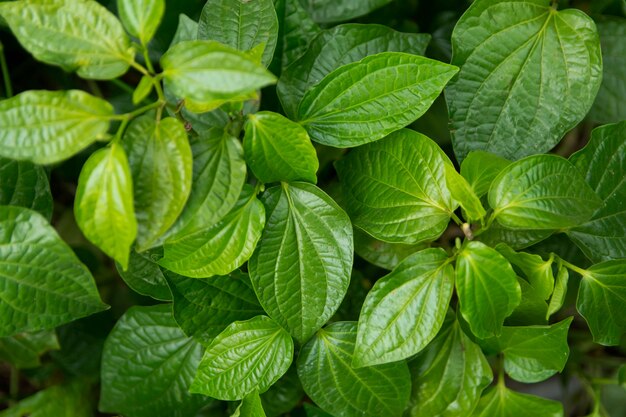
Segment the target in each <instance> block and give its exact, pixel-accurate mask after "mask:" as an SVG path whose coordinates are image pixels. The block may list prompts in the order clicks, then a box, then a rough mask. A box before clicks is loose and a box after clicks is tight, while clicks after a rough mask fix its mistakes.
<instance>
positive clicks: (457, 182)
mask: <svg viewBox="0 0 626 417" xmlns="http://www.w3.org/2000/svg"><path fill="white" fill-rule="evenodd" d="M444 168H445V175H446V185H447V187H448V190H450V195H451V196H452V198H453V199H454V200H456V201H457V202H458V203H459V205H460V206H461V208H463V213H464V215H465V216H466V217H467V220H468V221H470V220H481V219H482V218H483V217H485V214H487V212H486V211H485V208H484V207H483V204H482V203H481V202H480V198H479V197H478V195H477V194H476V192H474V190H473V189H472V187H471V186H470V184H469V183H468V182H467V180H466V179H465V178H464V177H463V176H462V175H461V174H459V173H458V172H456V169H454V167H453V166H452V165H451V164H446V165H445V166H444Z"/></svg>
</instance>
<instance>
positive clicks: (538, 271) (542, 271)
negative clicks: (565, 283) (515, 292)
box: [496, 243, 554, 300]
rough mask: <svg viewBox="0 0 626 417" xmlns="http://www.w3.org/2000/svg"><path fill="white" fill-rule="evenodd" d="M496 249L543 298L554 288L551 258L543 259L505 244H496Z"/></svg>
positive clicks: (545, 298) (546, 297)
mask: <svg viewBox="0 0 626 417" xmlns="http://www.w3.org/2000/svg"><path fill="white" fill-rule="evenodd" d="M496 250H497V251H498V252H500V254H501V255H502V256H504V257H505V258H506V259H507V260H508V261H509V262H510V263H511V265H515V266H516V267H518V268H519V269H520V270H521V271H522V272H523V273H524V275H525V276H526V278H528V281H529V282H530V284H531V285H532V286H533V287H534V288H535V289H536V290H537V291H538V293H539V294H540V296H541V298H542V299H543V300H547V299H548V298H550V295H552V290H553V289H554V274H553V273H552V260H553V259H552V258H550V259H548V260H547V261H544V260H543V258H542V257H541V256H539V255H535V254H531V253H526V252H515V251H514V250H513V249H512V248H511V247H510V246H507V245H506V244H502V243H501V244H498V245H497V246H496Z"/></svg>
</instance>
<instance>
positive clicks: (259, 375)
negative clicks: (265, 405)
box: [190, 316, 293, 401]
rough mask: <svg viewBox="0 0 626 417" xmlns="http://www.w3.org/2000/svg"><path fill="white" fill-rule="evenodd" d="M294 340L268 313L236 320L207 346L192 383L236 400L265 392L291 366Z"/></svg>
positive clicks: (207, 392) (195, 387)
mask: <svg viewBox="0 0 626 417" xmlns="http://www.w3.org/2000/svg"><path fill="white" fill-rule="evenodd" d="M292 360H293V340H292V339H291V337H290V336H289V333H287V332H286V331H285V330H284V329H283V328H282V327H280V326H279V325H278V324H276V322H274V321H273V320H272V319H270V318H268V317H266V316H257V317H255V318H253V319H250V320H247V321H236V322H234V323H232V324H231V325H230V326H228V327H227V328H226V330H224V331H223V332H222V333H220V334H219V335H218V336H217V337H216V338H215V339H214V340H213V342H212V343H211V345H210V346H209V347H208V348H207V350H206V352H205V353H204V357H203V358H202V362H200V366H199V367H198V372H197V373H196V377H195V379H194V381H193V384H192V386H191V389H190V390H191V392H198V393H202V394H205V395H208V396H210V397H213V398H217V399H220V400H226V401H236V400H240V399H242V398H244V397H245V396H246V395H248V394H249V393H251V392H253V391H254V390H258V392H261V393H262V392H265V391H267V389H268V388H269V387H270V386H271V385H272V384H274V382H276V381H277V380H278V378H280V377H281V376H282V375H283V374H284V373H285V372H287V369H288V368H289V365H290V364H291V362H292Z"/></svg>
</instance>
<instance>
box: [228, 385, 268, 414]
mask: <svg viewBox="0 0 626 417" xmlns="http://www.w3.org/2000/svg"><path fill="white" fill-rule="evenodd" d="M231 417H266V415H265V411H263V404H261V398H260V397H259V392H258V391H257V390H254V391H252V392H251V393H250V394H248V395H246V396H245V397H244V398H243V400H241V404H239V407H237V409H236V410H235V413H234V414H232V416H231Z"/></svg>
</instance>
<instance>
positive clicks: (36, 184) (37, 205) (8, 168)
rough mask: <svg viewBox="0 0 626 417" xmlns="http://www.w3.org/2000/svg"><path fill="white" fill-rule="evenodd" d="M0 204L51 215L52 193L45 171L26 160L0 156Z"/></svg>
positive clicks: (47, 216)
mask: <svg viewBox="0 0 626 417" xmlns="http://www.w3.org/2000/svg"><path fill="white" fill-rule="evenodd" d="M0 205H6V206H20V207H25V208H28V209H32V210H35V211H38V212H39V213H41V214H42V215H43V216H44V217H45V218H47V219H50V218H51V217H52V194H50V184H49V183H48V175H46V171H45V170H44V169H43V168H42V167H40V166H38V165H35V164H32V163H30V162H28V161H15V160H12V159H7V158H2V157H0Z"/></svg>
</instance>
